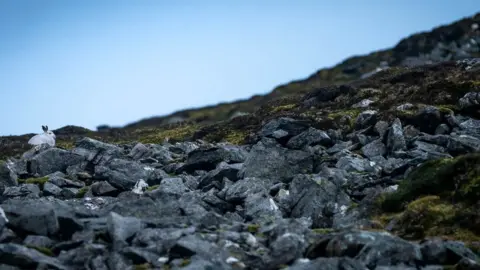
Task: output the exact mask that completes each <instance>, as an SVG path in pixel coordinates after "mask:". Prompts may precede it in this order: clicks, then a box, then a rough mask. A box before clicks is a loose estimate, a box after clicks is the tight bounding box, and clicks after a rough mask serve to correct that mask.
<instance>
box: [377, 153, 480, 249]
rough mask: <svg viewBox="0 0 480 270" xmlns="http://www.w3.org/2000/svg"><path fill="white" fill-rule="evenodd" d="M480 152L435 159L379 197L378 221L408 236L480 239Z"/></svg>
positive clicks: (469, 241)
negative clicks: (479, 207) (479, 206)
mask: <svg viewBox="0 0 480 270" xmlns="http://www.w3.org/2000/svg"><path fill="white" fill-rule="evenodd" d="M479 198H480V154H468V155H462V156H459V157H456V158H447V159H438V160H431V161H428V162H426V163H424V164H423V165H421V166H420V167H418V168H417V169H416V170H414V171H413V172H412V173H411V174H410V175H409V176H408V177H407V178H406V179H404V180H403V181H402V182H401V183H400V184H399V187H398V189H397V190H396V191H395V192H392V193H388V194H384V195H383V196H381V197H380V199H379V200H378V203H379V205H378V206H379V208H380V213H379V214H378V215H377V216H375V217H374V219H373V220H374V221H375V222H377V223H379V224H381V226H383V227H385V226H387V225H388V224H390V226H392V231H393V232H394V233H395V234H397V235H399V236H401V237H403V238H406V239H411V240H418V239H423V238H425V237H433V236H435V237H442V238H445V239H452V240H460V241H464V242H465V243H466V244H467V245H469V244H472V243H474V242H478V241H480V213H478V210H477V209H476V208H477V207H476V203H477V202H478V199H479Z"/></svg>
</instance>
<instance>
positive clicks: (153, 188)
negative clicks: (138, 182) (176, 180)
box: [147, 185, 160, 191]
mask: <svg viewBox="0 0 480 270" xmlns="http://www.w3.org/2000/svg"><path fill="white" fill-rule="evenodd" d="M159 186H160V185H154V186H151V187H148V188H147V191H153V190H155V189H157V188H158V187H159Z"/></svg>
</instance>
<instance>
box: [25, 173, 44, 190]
mask: <svg viewBox="0 0 480 270" xmlns="http://www.w3.org/2000/svg"><path fill="white" fill-rule="evenodd" d="M48 179H49V178H48V176H45V177H37V178H27V179H18V183H19V184H36V185H38V187H39V188H40V189H43V185H44V184H45V183H46V182H47V181H48Z"/></svg>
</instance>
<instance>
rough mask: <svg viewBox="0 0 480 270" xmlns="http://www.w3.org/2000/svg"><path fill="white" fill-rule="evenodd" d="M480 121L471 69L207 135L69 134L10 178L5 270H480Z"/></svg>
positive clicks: (412, 71) (324, 101)
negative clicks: (139, 139)
mask: <svg viewBox="0 0 480 270" xmlns="http://www.w3.org/2000/svg"><path fill="white" fill-rule="evenodd" d="M479 118H480V59H470V60H464V61H453V62H452V61H450V62H442V63H438V64H433V65H428V66H421V67H414V68H390V69H388V70H385V71H382V72H378V73H377V74H374V75H373V76H370V77H368V78H364V79H361V80H358V81H355V82H352V83H350V84H344V85H337V86H329V87H324V88H319V89H317V90H315V91H311V92H308V93H307V94H305V95H295V96H290V97H288V98H282V99H278V100H276V101H271V102H268V103H267V104H265V105H263V106H262V107H261V108H260V109H259V110H258V111H257V112H256V113H255V114H254V115H244V116H238V117H236V118H234V119H231V120H230V121H227V122H219V123H216V124H213V125H208V126H204V127H201V126H197V124H195V123H193V124H186V125H183V126H182V125H179V126H172V127H170V129H164V130H159V131H158V133H157V131H154V130H145V129H137V130H132V131H128V132H127V131H124V130H123V131H122V130H119V131H116V132H114V131H104V132H103V133H93V132H91V131H88V130H83V129H79V128H75V127H67V128H65V129H64V130H63V132H64V134H62V132H61V131H62V130H60V132H58V134H59V138H61V140H63V141H60V146H56V147H49V146H48V145H43V146H41V147H37V148H32V149H30V150H28V151H26V152H22V153H21V154H20V155H19V156H17V158H12V157H10V158H8V159H7V160H6V161H4V162H2V163H1V164H0V194H1V195H0V209H1V210H0V266H1V267H0V268H1V269H91V270H93V269H95V270H96V269H105V270H108V269H132V270H134V269H272V270H274V269H291V270H306V269H446V268H447V269H480V261H479V257H478V256H479V251H480V230H479V228H480V212H479V209H480V207H479V206H480V205H479V198H480V180H479V179H480V165H479V164H480V120H479ZM72 132H75V133H78V134H80V133H82V134H83V135H82V136H79V138H80V139H78V140H77V141H76V142H75V143H74V144H71V143H70V141H69V140H70V139H72V138H70V137H68V136H70V134H71V133H72ZM122 132H123V133H122ZM166 137H168V138H170V139H169V140H165V138H166ZM136 138H141V141H142V142H137V141H135V139H136ZM129 140H132V141H129ZM221 140H225V141H227V142H215V141H221ZM126 141H128V142H126ZM228 141H230V142H228Z"/></svg>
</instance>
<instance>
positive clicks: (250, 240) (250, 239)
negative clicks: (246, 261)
mask: <svg viewBox="0 0 480 270" xmlns="http://www.w3.org/2000/svg"><path fill="white" fill-rule="evenodd" d="M245 242H246V243H247V245H249V246H251V247H256V246H257V245H258V241H257V238H255V236H253V234H251V233H248V235H247V239H246V240H245Z"/></svg>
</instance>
